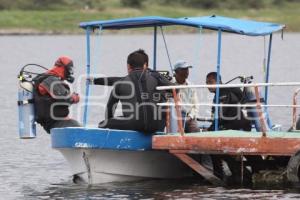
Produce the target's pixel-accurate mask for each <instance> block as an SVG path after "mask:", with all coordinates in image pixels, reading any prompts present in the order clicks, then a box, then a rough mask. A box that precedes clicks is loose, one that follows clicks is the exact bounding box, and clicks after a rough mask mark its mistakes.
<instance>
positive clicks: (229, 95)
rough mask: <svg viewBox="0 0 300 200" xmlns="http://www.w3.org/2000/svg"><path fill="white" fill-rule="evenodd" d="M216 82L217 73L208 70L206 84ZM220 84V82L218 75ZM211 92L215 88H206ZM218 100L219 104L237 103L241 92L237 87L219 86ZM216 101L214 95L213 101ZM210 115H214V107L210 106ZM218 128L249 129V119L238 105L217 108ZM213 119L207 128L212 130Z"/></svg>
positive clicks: (214, 91)
mask: <svg viewBox="0 0 300 200" xmlns="http://www.w3.org/2000/svg"><path fill="white" fill-rule="evenodd" d="M216 83H217V73H216V72H210V73H208V74H207V76H206V84H208V85H215V84H216ZM220 84H222V81H221V77H220ZM208 90H209V91H210V92H211V93H216V88H208ZM219 91H220V95H219V102H220V103H221V104H238V103H241V101H242V99H243V93H242V91H241V89H239V88H220V89H219ZM215 102H216V95H215V97H214V103H215ZM212 115H215V108H214V107H213V108H212ZM218 119H219V127H218V129H219V130H228V129H232V130H244V131H251V121H250V120H248V119H246V117H245V116H244V114H243V112H242V110H241V109H240V108H238V107H220V108H219V117H218ZM214 127H215V124H214V121H213V123H212V125H211V126H210V127H209V128H208V130H210V131H213V130H214Z"/></svg>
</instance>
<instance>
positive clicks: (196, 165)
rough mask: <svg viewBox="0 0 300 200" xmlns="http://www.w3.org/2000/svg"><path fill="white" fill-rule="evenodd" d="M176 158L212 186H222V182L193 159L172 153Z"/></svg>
mask: <svg viewBox="0 0 300 200" xmlns="http://www.w3.org/2000/svg"><path fill="white" fill-rule="evenodd" d="M173 154H174V155H175V156H176V157H177V158H179V159H180V160H181V161H182V162H184V163H185V164H187V165H188V166H189V167H190V168H192V169H193V170H195V171H196V172H197V173H198V174H200V175H201V176H202V177H203V178H205V179H206V180H207V181H209V182H210V183H212V184H213V185H216V186H220V185H224V183H223V181H222V180H221V179H219V178H218V177H216V176H215V175H214V174H213V172H212V171H211V170H208V169H206V168H205V167H203V166H202V165H201V164H200V163H198V162H197V161H195V160H194V159H193V158H191V157H190V156H188V155H186V154H182V153H173Z"/></svg>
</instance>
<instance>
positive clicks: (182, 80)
mask: <svg viewBox="0 0 300 200" xmlns="http://www.w3.org/2000/svg"><path fill="white" fill-rule="evenodd" d="M189 68H192V66H191V65H189V64H188V63H187V62H186V61H184V60H179V61H177V62H176V63H175V65H174V71H175V74H174V79H173V82H174V83H176V84H178V85H191V82H189V81H188V80H187V79H188V77H189ZM178 96H179V98H180V101H181V103H188V104H194V105H192V106H181V110H182V117H183V120H184V122H185V123H184V130H185V132H186V133H192V132H199V131H200V128H199V127H198V123H197V119H196V118H197V114H198V107H197V106H196V105H195V104H197V103H198V96H197V92H196V90H195V89H194V88H185V89H179V92H178Z"/></svg>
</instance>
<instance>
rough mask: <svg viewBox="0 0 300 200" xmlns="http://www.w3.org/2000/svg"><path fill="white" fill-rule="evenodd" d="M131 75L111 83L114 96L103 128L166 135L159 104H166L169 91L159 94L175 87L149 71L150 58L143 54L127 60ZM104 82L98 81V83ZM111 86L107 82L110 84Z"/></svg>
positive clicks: (139, 53)
mask: <svg viewBox="0 0 300 200" xmlns="http://www.w3.org/2000/svg"><path fill="white" fill-rule="evenodd" d="M127 71H128V75H127V76H125V77H123V78H120V77H119V78H117V77H115V78H116V79H115V80H114V81H112V82H111V83H112V84H114V88H113V90H112V92H111V94H110V97H109V100H108V103H107V108H106V119H105V120H104V121H102V122H100V123H99V128H112V129H122V130H136V131H142V132H146V133H154V132H156V131H163V129H164V127H165V112H164V107H159V106H157V105H156V104H157V103H161V102H164V101H165V100H166V94H167V93H166V91H158V90H156V87H157V86H168V85H173V83H171V82H170V81H169V80H168V79H166V78H165V77H164V76H162V75H161V74H159V73H158V72H155V71H150V70H149V69H148V55H147V54H146V53H145V52H144V51H143V50H137V51H134V52H132V53H131V54H129V56H128V58H127ZM97 81H98V83H100V82H101V83H102V82H103V79H101V78H100V79H94V81H93V82H94V83H96V84H97ZM108 82H110V81H109V79H106V83H108ZM119 101H120V102H121V104H122V112H123V116H121V117H115V116H114V113H115V110H116V107H117V104H118V102H119Z"/></svg>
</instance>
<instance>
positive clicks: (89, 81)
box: [86, 76, 95, 85]
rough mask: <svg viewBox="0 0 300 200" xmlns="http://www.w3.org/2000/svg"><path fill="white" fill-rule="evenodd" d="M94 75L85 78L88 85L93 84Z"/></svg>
mask: <svg viewBox="0 0 300 200" xmlns="http://www.w3.org/2000/svg"><path fill="white" fill-rule="evenodd" d="M94 79H95V78H94V77H92V76H90V77H87V78H86V80H87V82H88V83H89V84H90V85H93V84H94Z"/></svg>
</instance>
